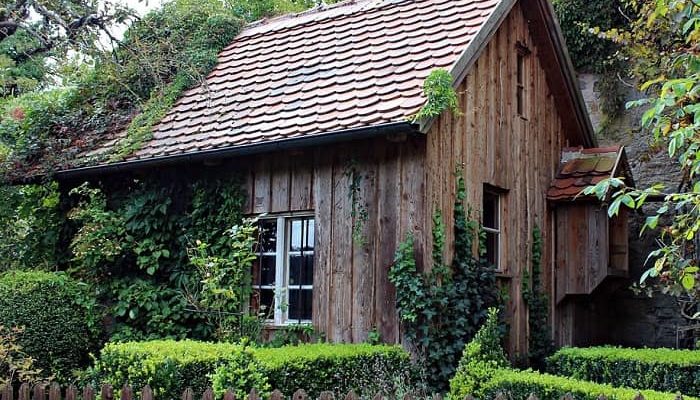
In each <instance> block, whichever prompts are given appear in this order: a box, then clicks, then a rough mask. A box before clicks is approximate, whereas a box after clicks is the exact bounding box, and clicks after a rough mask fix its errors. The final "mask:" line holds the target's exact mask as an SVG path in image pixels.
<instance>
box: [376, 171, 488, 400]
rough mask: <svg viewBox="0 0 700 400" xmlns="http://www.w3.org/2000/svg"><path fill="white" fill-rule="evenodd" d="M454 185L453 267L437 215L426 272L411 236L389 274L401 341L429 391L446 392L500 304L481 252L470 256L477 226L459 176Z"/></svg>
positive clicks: (436, 214)
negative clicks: (470, 346)
mask: <svg viewBox="0 0 700 400" xmlns="http://www.w3.org/2000/svg"><path fill="white" fill-rule="evenodd" d="M457 182H458V183H457V193H458V194H457V198H456V201H455V209H454V220H455V223H454V227H453V229H454V236H455V255H454V260H453V262H452V264H451V265H449V266H448V265H446V263H445V262H444V250H445V239H444V238H445V236H444V230H445V224H444V222H443V218H442V215H441V214H440V212H435V213H434V215H433V221H434V224H433V225H434V227H433V232H432V233H433V265H432V268H431V269H430V271H428V272H421V271H419V270H418V266H417V263H416V259H415V254H414V240H413V236H412V235H411V234H409V235H408V236H407V237H406V240H405V241H403V242H402V243H401V244H400V245H399V248H398V250H397V252H396V256H395V260H394V265H393V266H392V268H391V270H390V271H389V280H390V281H391V282H392V283H393V284H394V286H396V293H397V295H396V296H397V298H396V303H397V308H398V311H399V318H400V319H401V322H402V324H403V326H404V328H405V330H404V332H405V333H404V334H405V338H406V340H407V341H408V343H409V344H410V345H411V346H412V347H413V350H414V352H415V353H416V354H417V356H418V357H419V359H420V361H421V363H422V365H423V366H424V373H425V379H426V381H427V382H428V384H429V385H430V386H431V389H432V390H435V391H440V392H444V391H446V390H447V388H448V381H449V379H450V378H451V377H452V376H453V375H454V372H455V369H456V367H457V364H458V363H459V359H460V356H461V354H462V351H463V349H464V346H465V344H466V343H467V342H468V341H469V340H471V338H472V337H473V336H474V334H475V333H476V331H477V329H478V328H479V326H480V325H481V324H482V323H483V321H484V320H485V319H486V316H487V309H488V308H489V307H490V306H492V305H494V304H497V303H498V298H497V297H498V296H497V293H498V289H497V287H496V276H495V269H494V267H493V266H492V265H490V264H489V262H488V261H487V260H485V259H484V258H483V257H481V256H480V254H483V252H481V251H480V252H479V253H478V254H475V253H474V251H473V250H474V243H475V240H478V238H479V237H480V226H479V224H478V222H477V221H475V220H473V219H472V218H471V215H470V214H471V213H470V212H469V211H468V210H467V209H466V208H465V206H464V200H465V197H466V189H465V185H464V179H463V177H462V176H461V174H458V179H457Z"/></svg>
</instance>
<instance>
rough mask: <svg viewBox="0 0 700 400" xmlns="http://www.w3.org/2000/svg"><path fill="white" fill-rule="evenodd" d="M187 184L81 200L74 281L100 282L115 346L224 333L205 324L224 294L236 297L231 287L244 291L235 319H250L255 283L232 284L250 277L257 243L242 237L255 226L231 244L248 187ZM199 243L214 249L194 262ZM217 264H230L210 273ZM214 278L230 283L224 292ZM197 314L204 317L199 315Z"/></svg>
mask: <svg viewBox="0 0 700 400" xmlns="http://www.w3.org/2000/svg"><path fill="white" fill-rule="evenodd" d="M187 181H188V180H187V179H184V180H169V179H166V180H160V179H149V180H144V181H136V182H132V183H131V185H124V186H121V190H116V191H115V190H112V191H110V196H109V197H107V196H106V195H105V194H104V193H103V192H102V191H101V190H100V189H98V188H96V187H91V186H87V185H83V186H80V187H78V188H76V189H75V190H73V192H72V193H73V196H75V198H76V206H75V207H74V208H73V209H72V211H71V212H70V213H69V218H70V219H71V221H73V222H74V223H75V224H76V225H77V226H76V229H77V231H76V232H75V234H74V235H73V236H72V237H71V250H72V252H73V260H72V262H71V265H70V268H69V271H70V273H71V274H72V275H74V276H77V277H80V278H81V279H83V280H85V281H87V282H91V283H92V284H93V285H94V286H95V287H96V289H97V290H98V295H99V296H100V298H101V299H102V301H103V302H105V303H106V304H108V305H109V310H108V315H110V316H111V317H112V318H113V324H112V330H113V331H112V333H111V337H112V339H113V340H143V339H156V338H164V337H170V338H184V337H186V336H193V337H203V338H206V337H212V335H215V334H216V330H217V329H218V325H216V324H213V325H210V324H208V323H205V322H207V321H209V322H212V321H210V320H209V319H208V316H210V315H211V314H209V312H216V311H217V310H211V309H210V307H218V305H220V303H222V302H223V301H224V300H223V297H226V295H225V294H223V292H218V293H216V292H217V291H219V290H227V289H226V288H225V285H224V283H232V284H233V283H235V284H236V285H237V286H235V289H234V290H235V291H240V292H239V294H238V297H237V299H236V300H237V301H233V300H234V299H233V298H229V301H230V302H229V304H227V305H226V307H227V310H233V309H236V311H239V312H240V311H241V310H240V307H241V304H242V302H243V296H244V295H245V291H246V290H249V287H250V282H249V279H246V277H247V276H248V275H246V274H243V273H242V272H241V273H240V274H237V275H226V274H228V273H231V272H232V271H233V270H236V271H239V272H240V271H244V270H246V268H247V267H246V265H244V264H245V263H247V262H249V260H250V257H251V255H250V251H251V249H250V248H249V244H250V243H251V240H252V238H251V237H249V236H246V237H243V236H241V234H242V233H244V232H247V234H249V233H250V232H249V231H250V229H251V228H250V226H249V225H248V226H247V228H246V229H245V230H244V231H240V230H239V231H238V233H237V234H236V235H231V234H230V232H231V228H232V227H233V226H235V225H237V224H240V223H241V221H242V217H241V207H242V205H243V201H244V194H243V192H242V189H241V185H240V183H239V181H238V179H237V178H235V177H234V178H227V179H216V178H203V179H201V180H200V179H197V178H196V177H195V178H193V179H192V181H193V182H194V183H187ZM197 240H199V241H200V243H207V245H206V247H205V248H199V249H198V251H200V253H198V255H195V254H192V256H193V257H192V258H190V257H189V255H188V249H190V248H195V249H197V245H196V243H197ZM200 246H201V245H200ZM201 251H206V254H202V253H201ZM201 257H204V258H201ZM212 260H219V261H221V262H220V263H219V264H218V265H217V266H210V265H207V263H208V262H211V261H212ZM246 260H248V261H246ZM232 263H240V264H236V265H233V264H232ZM248 266H249V264H248ZM207 272H217V274H218V275H217V276H218V277H219V278H221V279H226V280H227V281H226V282H218V283H221V284H222V286H219V287H216V283H217V282H214V281H213V279H214V278H212V277H206V276H204V275H206V273H207ZM201 274H204V275H201ZM221 274H224V275H221ZM217 279H218V278H217ZM246 288H248V289H246ZM227 293H228V292H227ZM229 294H230V293H229ZM188 299H189V300H190V301H189V303H188ZM214 303H216V304H214ZM217 304H218V305H217ZM192 305H197V307H195V310H192V311H190V310H189V308H190V306H192Z"/></svg>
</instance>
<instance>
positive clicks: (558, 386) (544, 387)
mask: <svg viewBox="0 0 700 400" xmlns="http://www.w3.org/2000/svg"><path fill="white" fill-rule="evenodd" d="M482 389H483V393H484V397H483V398H487V399H490V398H493V397H494V396H496V395H497V394H498V393H506V394H508V395H509V396H510V397H509V398H512V399H525V398H527V397H528V396H529V395H530V394H535V395H536V396H537V398H538V399H539V400H560V399H561V398H562V396H564V395H566V394H568V393H570V394H572V395H573V397H574V398H575V399H576V400H596V399H598V397H599V396H600V395H604V396H605V397H606V398H608V399H609V400H632V399H634V398H635V397H636V395H637V393H641V394H642V395H643V396H644V399H645V400H673V399H675V398H676V396H677V395H676V394H674V393H668V392H657V391H653V390H636V389H628V388H617V387H613V386H611V385H606V384H600V383H593V382H588V381H581V380H577V379H573V378H566V377H561V376H555V375H549V374H541V373H539V372H535V371H517V370H510V369H501V370H497V371H495V373H494V374H493V375H492V376H491V379H489V381H488V382H486V383H484V385H483V386H482ZM684 399H686V400H690V399H694V398H693V397H684Z"/></svg>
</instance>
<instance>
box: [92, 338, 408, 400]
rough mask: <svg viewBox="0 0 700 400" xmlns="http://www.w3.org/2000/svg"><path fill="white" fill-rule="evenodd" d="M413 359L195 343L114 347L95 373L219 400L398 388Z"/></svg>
mask: <svg viewBox="0 0 700 400" xmlns="http://www.w3.org/2000/svg"><path fill="white" fill-rule="evenodd" d="M410 369H411V368H410V362H409V357H408V354H407V353H406V352H404V351H403V350H402V349H401V348H399V347H390V346H371V345H368V344H360V345H331V344H308V345H300V346H287V347H281V348H276V349H269V348H264V349H262V348H251V347H245V346H242V345H236V344H229V343H206V342H197V341H192V340H183V341H172V340H161V341H151V342H129V343H110V344H107V345H106V346H105V348H104V349H103V350H102V353H101V355H100V358H99V359H98V360H97V361H96V363H95V367H94V369H93V370H92V371H91V376H92V380H93V381H94V382H93V383H95V384H99V383H110V384H112V385H114V386H116V387H119V386H121V385H123V384H124V383H126V382H128V383H129V384H131V385H132V386H134V387H141V386H143V385H146V384H149V385H151V387H152V388H153V390H154V391H155V393H156V395H161V396H166V397H171V398H176V397H179V396H180V395H181V394H182V391H183V390H185V388H187V387H191V388H192V389H193V390H194V391H195V393H201V392H203V391H204V389H205V388H206V387H207V386H210V385H211V386H213V387H214V389H215V391H216V392H217V394H221V393H222V392H224V391H225V390H226V389H229V388H230V389H234V390H235V391H236V394H237V396H239V397H240V395H242V394H243V393H245V392H248V391H249V390H250V389H251V388H253V387H254V388H255V389H256V390H258V391H259V392H262V393H265V392H269V390H270V389H273V388H275V389H280V390H281V391H283V392H284V393H286V394H291V393H292V392H293V391H295V390H296V389H299V388H302V389H304V390H306V391H307V392H308V393H309V394H310V395H311V396H316V395H318V394H319V393H320V392H321V391H323V390H333V391H335V392H337V393H342V392H347V391H349V390H350V389H354V390H356V391H358V392H361V393H363V392H375V391H379V390H391V389H392V388H391V384H392V382H393V380H394V379H396V378H398V377H400V376H401V375H402V374H405V373H406V371H410Z"/></svg>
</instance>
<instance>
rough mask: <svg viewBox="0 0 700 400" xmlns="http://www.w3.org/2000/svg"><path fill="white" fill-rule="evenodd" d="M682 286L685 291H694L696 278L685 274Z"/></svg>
mask: <svg viewBox="0 0 700 400" xmlns="http://www.w3.org/2000/svg"><path fill="white" fill-rule="evenodd" d="M681 284H682V285H683V288H685V290H692V289H693V287H695V277H694V276H693V275H692V274H685V275H683V278H682V279H681Z"/></svg>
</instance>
